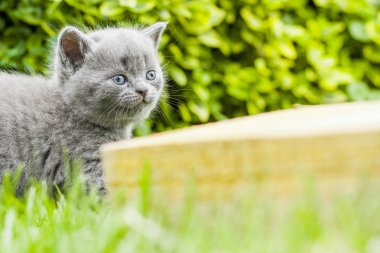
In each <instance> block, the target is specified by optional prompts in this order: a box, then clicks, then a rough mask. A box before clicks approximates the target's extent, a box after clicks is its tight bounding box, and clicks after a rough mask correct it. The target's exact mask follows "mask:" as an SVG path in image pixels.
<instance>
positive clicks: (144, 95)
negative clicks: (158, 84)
mask: <svg viewBox="0 0 380 253" xmlns="http://www.w3.org/2000/svg"><path fill="white" fill-rule="evenodd" d="M135 91H136V92H137V93H138V94H140V95H141V96H142V97H143V98H145V97H146V95H147V93H148V89H144V88H139V89H136V90H135Z"/></svg>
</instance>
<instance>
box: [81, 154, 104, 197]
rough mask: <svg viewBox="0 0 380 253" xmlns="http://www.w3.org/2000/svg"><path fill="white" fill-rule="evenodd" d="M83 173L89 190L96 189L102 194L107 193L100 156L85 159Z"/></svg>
mask: <svg viewBox="0 0 380 253" xmlns="http://www.w3.org/2000/svg"><path fill="white" fill-rule="evenodd" d="M83 174H84V176H85V183H86V190H87V191H89V190H91V189H95V190H97V191H98V192H99V193H100V194H102V195H105V194H106V193H107V189H106V187H105V182H104V173H103V168H102V163H101V160H100V157H98V158H96V159H90V160H85V161H83Z"/></svg>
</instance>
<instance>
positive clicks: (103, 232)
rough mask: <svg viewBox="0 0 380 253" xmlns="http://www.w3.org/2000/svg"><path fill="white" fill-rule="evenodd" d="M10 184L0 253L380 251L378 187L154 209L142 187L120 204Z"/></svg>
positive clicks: (0, 194)
mask: <svg viewBox="0 0 380 253" xmlns="http://www.w3.org/2000/svg"><path fill="white" fill-rule="evenodd" d="M140 185H141V186H142V187H148V186H146V185H145V186H144V183H143V182H142V183H141V184H140ZM13 186H14V182H12V179H11V178H10V177H5V179H4V183H3V184H2V186H1V187H0V252H65V253H66V252H81V253H85V252H123V253H125V252H165V253H167V252H181V253H182V252H197V253H198V252H289V253H290V252H291V253H294V252H313V253H315V252H323V253H326V252H345V253H349V252H366V253H372V252H373V253H375V252H380V201H379V198H378V194H377V192H378V190H379V189H372V190H369V189H366V188H365V187H364V188H363V187H362V188H358V190H357V191H356V193H355V194H353V195H349V196H345V197H339V198H336V199H335V201H333V203H331V204H329V205H322V204H321V203H322V200H321V199H320V198H319V197H318V194H317V192H315V191H314V192H313V193H312V194H305V196H304V197H303V198H301V199H299V200H298V201H296V202H289V203H288V204H283V203H282V204H279V203H277V202H275V201H274V200H273V199H268V198H266V197H265V196H263V195H261V196H259V195H255V194H254V193H252V194H249V196H247V197H246V198H243V199H240V200H239V201H238V200H236V201H234V203H224V204H223V205H221V204H218V203H200V202H198V201H197V200H196V199H194V198H189V199H188V200H187V201H185V202H184V204H183V205H181V206H177V207H176V208H173V205H171V204H170V203H160V204H155V205H152V204H151V203H152V202H151V199H150V198H152V197H151V195H150V194H148V192H149V190H146V189H145V190H142V191H141V192H143V193H144V195H145V196H142V197H141V198H140V200H134V201H132V200H131V201H126V202H125V201H124V200H121V199H113V200H110V199H108V200H107V199H106V200H104V199H103V200H102V199H101V198H100V197H98V196H97V195H96V194H95V193H94V192H92V193H90V194H87V195H86V194H84V193H83V187H82V186H81V183H80V182H79V181H77V182H76V183H74V186H73V187H72V188H71V190H69V191H68V193H67V194H65V195H61V194H58V196H57V197H56V199H53V198H52V197H50V196H49V194H48V193H47V189H46V186H45V185H44V184H41V183H36V184H34V185H33V186H32V187H31V188H30V189H29V190H28V192H27V193H26V194H25V196H24V197H22V198H17V197H15V195H14V193H13V192H14V187H13Z"/></svg>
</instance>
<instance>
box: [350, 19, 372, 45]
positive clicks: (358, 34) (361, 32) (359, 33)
mask: <svg viewBox="0 0 380 253" xmlns="http://www.w3.org/2000/svg"><path fill="white" fill-rule="evenodd" d="M348 30H349V31H350V34H351V36H352V37H353V38H355V39H356V40H358V41H361V42H369V41H370V40H371V39H370V38H369V36H368V34H367V32H366V28H365V25H364V24H363V23H362V22H360V21H352V22H351V23H350V25H349V26H348Z"/></svg>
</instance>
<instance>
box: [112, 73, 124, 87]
mask: <svg viewBox="0 0 380 253" xmlns="http://www.w3.org/2000/svg"><path fill="white" fill-rule="evenodd" d="M125 79H126V78H125V77H124V76H122V75H117V76H114V77H112V81H113V82H114V83H115V84H117V85H123V84H125V82H126V80H125Z"/></svg>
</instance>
